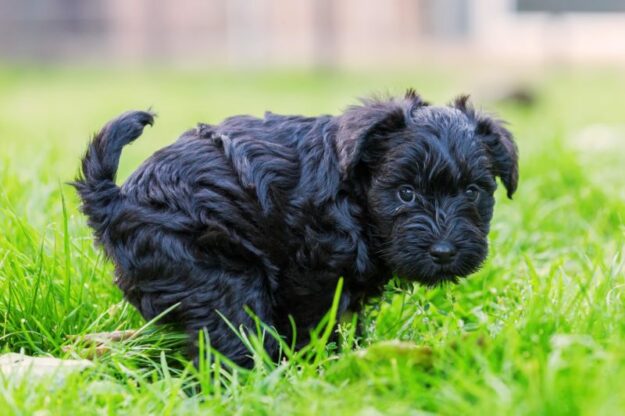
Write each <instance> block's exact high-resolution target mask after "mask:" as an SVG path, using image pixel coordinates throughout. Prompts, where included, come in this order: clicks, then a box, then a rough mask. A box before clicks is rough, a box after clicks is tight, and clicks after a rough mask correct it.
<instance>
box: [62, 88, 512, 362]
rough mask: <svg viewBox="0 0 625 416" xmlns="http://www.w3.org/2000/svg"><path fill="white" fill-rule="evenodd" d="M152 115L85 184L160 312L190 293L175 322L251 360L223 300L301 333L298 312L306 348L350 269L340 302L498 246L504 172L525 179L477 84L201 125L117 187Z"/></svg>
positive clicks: (100, 233) (274, 349) (84, 194)
mask: <svg viewBox="0 0 625 416" xmlns="http://www.w3.org/2000/svg"><path fill="white" fill-rule="evenodd" d="M152 122H153V115H152V114H151V113H149V112H143V111H133V112H128V113H125V114H123V115H122V116H120V117H119V118H117V119H115V120H113V121H111V122H109V123H108V124H107V125H106V126H105V127H104V128H103V129H102V130H101V131H100V132H99V133H98V134H97V135H96V136H95V138H94V139H93V141H92V142H91V144H90V145H89V148H88V150H87V153H86V155H85V157H84V159H83V162H82V175H81V176H80V177H79V178H78V179H77V180H76V182H75V183H74V186H75V187H76V189H77V190H78V193H79V194H80V197H81V198H82V209H83V212H84V213H85V214H86V215H87V217H88V219H89V225H90V226H91V227H92V228H93V229H94V231H95V236H96V239H97V241H98V242H99V243H100V244H101V245H102V246H103V248H104V250H105V251H106V254H107V255H108V256H109V257H110V258H111V259H112V260H113V262H114V263H115V266H116V275H117V284H118V285H119V287H120V288H121V290H122V291H123V292H124V294H125V296H126V298H127V299H128V300H129V301H130V302H131V303H132V304H133V305H134V306H135V307H137V309H138V310H139V311H140V312H141V314H142V315H143V316H144V317H145V318H146V319H150V318H153V317H155V316H157V315H158V314H160V313H161V312H163V311H164V310H165V309H167V308H169V307H170V306H172V305H174V304H176V303H179V306H178V307H176V308H175V309H174V310H173V311H172V312H171V313H169V314H167V315H166V316H165V317H164V318H163V321H164V322H170V323H175V324H178V325H180V326H182V327H183V328H184V329H185V330H187V331H189V333H190V334H194V333H197V331H199V330H201V329H205V330H206V331H207V332H208V334H209V336H210V341H211V344H212V345H213V347H215V348H216V349H218V350H220V351H221V352H222V353H224V354H225V355H227V356H228V357H230V358H231V359H232V360H234V361H235V362H236V363H238V364H240V365H250V363H251V362H250V358H249V356H248V354H249V353H248V351H247V350H246V348H245V347H244V345H243V344H242V342H241V341H240V340H239V339H238V338H237V337H236V336H235V335H234V334H233V333H232V331H231V330H230V329H229V327H228V325H227V324H226V322H224V320H223V319H222V317H221V316H220V314H221V315H223V316H224V317H225V318H227V319H228V320H229V321H230V322H231V323H232V324H234V325H235V326H237V327H239V326H240V327H243V328H250V329H252V328H254V322H253V320H252V318H251V317H250V316H249V314H248V312H246V311H245V309H246V307H247V308H249V309H251V310H252V311H253V312H254V314H255V315H256V316H258V318H260V319H261V320H262V321H263V322H265V323H266V324H268V325H272V326H274V327H275V328H276V329H277V331H278V332H279V333H280V334H282V335H283V336H285V337H286V338H291V337H292V336H293V335H292V329H291V323H290V320H289V317H292V319H293V320H294V322H295V323H296V328H297V344H298V345H300V346H301V345H303V344H305V343H306V342H307V341H308V332H309V330H310V329H311V328H313V327H314V326H315V325H316V324H317V323H318V322H319V320H320V318H321V317H322V316H323V315H324V314H325V313H326V312H327V310H328V308H329V307H330V304H331V301H332V297H333V295H334V290H335V288H336V285H337V281H338V279H339V277H341V276H343V277H344V279H345V284H344V289H343V292H342V298H341V302H340V312H344V311H346V310H348V309H351V310H357V309H358V308H360V305H361V304H362V301H363V300H366V299H367V298H370V297H371V296H375V295H376V294H378V293H379V292H380V290H381V288H382V286H383V285H384V284H385V282H387V281H388V279H389V278H390V277H391V276H392V275H393V273H396V274H398V275H400V276H401V277H403V278H406V279H412V280H416V281H419V282H422V283H424V284H428V285H431V284H436V283H439V282H442V281H456V279H457V278H458V277H462V276H466V275H468V274H470V273H472V272H474V271H475V270H476V269H477V268H478V267H479V266H480V264H481V263H482V262H483V260H484V259H485V257H486V255H487V234H488V230H489V222H490V220H491V217H492V213H493V205H494V198H493V193H494V191H495V188H496V182H495V177H496V176H499V177H500V178H501V180H502V182H503V184H504V185H505V187H506V189H507V191H508V195H509V196H511V195H512V194H513V193H514V191H515V189H516V187H517V180H518V170H517V150H516V146H515V144H514V141H513V139H512V136H511V134H510V133H509V132H508V131H507V130H506V129H505V128H504V127H503V125H502V123H501V122H499V121H497V120H494V119H492V118H490V117H487V116H485V115H483V114H480V113H478V112H477V111H475V110H474V109H473V108H471V107H470V106H469V105H468V103H467V99H466V98H460V99H458V100H456V101H455V102H454V103H452V104H451V105H449V106H446V107H435V106H429V105H428V104H427V103H425V102H424V101H422V100H421V99H420V98H419V96H418V95H417V94H415V93H414V91H412V90H410V91H409V92H408V93H407V94H406V96H405V97H403V98H400V99H388V100H365V101H363V103H362V104H361V105H358V106H354V107H350V108H348V109H347V110H346V111H345V112H344V113H343V114H341V115H339V116H320V117H302V116H282V115H276V114H272V113H267V114H266V115H265V117H264V118H262V119H260V118H255V117H250V116H235V117H231V118H228V119H226V120H224V121H223V122H222V123H221V124H219V125H215V126H211V125H206V124H200V125H199V126H198V127H197V128H195V129H193V130H190V131H187V132H186V133H184V134H183V135H182V136H181V137H180V138H179V139H178V140H177V141H176V142H175V143H173V144H172V145H170V146H168V147H166V148H164V149H162V150H160V151H158V152H156V153H155V154H154V155H153V156H152V157H151V158H149V159H148V160H147V161H146V162H145V163H144V164H143V165H142V166H141V167H140V168H139V169H138V170H137V171H136V172H134V174H133V175H132V176H131V177H130V178H129V179H128V180H127V181H126V182H125V183H124V184H123V185H122V186H121V187H118V186H117V185H115V173H116V170H117V166H118V162H119V157H120V153H121V150H122V147H123V146H124V145H126V144H128V143H130V142H131V141H133V140H134V139H136V138H137V137H138V136H139V135H140V134H141V132H142V130H143V127H144V126H145V125H147V124H150V125H151V124H152ZM399 191H401V196H400V193H399ZM402 197H403V198H404V200H402ZM440 242H443V243H444V247H443V248H444V250H443V253H442V254H441V253H435V250H434V249H433V247H434V246H435V245H436V244H437V243H440ZM437 247H440V245H438V246H437ZM437 256H438V257H437ZM440 256H443V257H444V258H443V259H442V260H441V258H442V257H440ZM265 347H266V349H267V351H268V352H269V353H270V354H271V355H272V356H274V357H275V356H276V355H277V354H278V344H277V342H276V341H275V340H272V339H271V338H270V337H268V339H267V340H266V345H265ZM192 354H193V353H192Z"/></svg>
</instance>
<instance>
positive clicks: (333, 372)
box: [0, 68, 625, 415]
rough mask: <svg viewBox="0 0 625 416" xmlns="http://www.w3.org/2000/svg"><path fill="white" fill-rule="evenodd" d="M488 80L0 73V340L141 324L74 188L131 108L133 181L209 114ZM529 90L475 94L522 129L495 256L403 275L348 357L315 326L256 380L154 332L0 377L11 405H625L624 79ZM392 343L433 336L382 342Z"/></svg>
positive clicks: (309, 409)
mask: <svg viewBox="0 0 625 416" xmlns="http://www.w3.org/2000/svg"><path fill="white" fill-rule="evenodd" d="M456 72H459V71H456ZM465 72H467V71H465ZM478 75H480V73H479V72H475V71H474V72H470V71H468V73H465V74H464V75H462V76H460V75H458V74H457V73H454V72H452V71H449V70H447V71H435V70H420V71H414V72H407V71H406V72H402V73H377V74H376V73H369V74H366V73H346V74H331V73H320V74H311V73H292V72H290V73H227V72H217V71H214V72H210V73H200V72H177V73H176V72H170V71H164V70H163V71H149V72H147V71H144V72H142V71H138V70H136V71H119V70H117V71H116V70H109V71H98V70H88V69H82V70H68V69H65V70H61V69H56V70H55V69H46V70H35V69H28V68H4V69H1V70H0V352H9V351H13V352H17V351H20V350H22V351H24V352H25V353H28V354H33V355H52V356H55V357H63V358H72V357H76V354H77V353H78V352H81V351H83V352H84V351H85V350H84V349H82V348H81V343H80V342H78V341H76V340H73V339H71V338H68V337H67V336H68V335H80V334H86V333H90V332H98V331H111V330H115V329H128V328H140V327H144V325H145V322H143V320H142V319H141V318H140V316H138V314H137V313H136V312H135V311H134V310H133V309H132V308H130V307H129V306H128V305H127V304H125V303H124V302H123V300H122V297H121V295H120V293H119V292H118V291H117V289H116V288H115V287H114V285H113V283H112V267H111V265H110V264H109V263H108V262H107V261H105V260H104V259H103V258H102V256H101V254H100V253H99V252H98V251H97V250H96V249H94V248H93V246H92V240H91V235H90V232H89V230H88V228H87V227H86V225H85V219H84V218H83V217H82V216H81V215H80V214H79V212H78V209H77V198H76V195H75V194H74V192H73V190H72V189H71V188H70V187H68V186H67V185H65V182H67V181H68V180H71V178H72V177H73V176H74V174H75V173H76V170H77V167H78V160H79V157H80V155H81V153H82V151H83V150H84V147H85V145H86V143H87V140H88V136H89V134H90V133H91V132H93V131H94V130H96V129H97V128H98V127H100V126H101V125H102V124H103V123H104V122H105V121H107V120H108V119H110V118H112V117H113V116H115V115H117V114H118V113H120V112H122V111H124V110H126V109H130V108H139V109H144V108H147V107H150V106H153V107H154V109H155V110H156V111H157V112H158V113H159V114H160V117H159V118H158V120H157V122H156V125H155V127H154V128H152V129H148V130H147V131H146V133H145V134H144V136H143V137H142V138H141V139H140V140H138V141H137V143H136V144H135V145H133V146H130V147H128V148H127V149H126V150H125V152H124V154H123V157H122V165H121V170H120V176H121V177H122V179H123V177H125V176H126V175H128V174H129V173H130V172H131V171H132V170H133V169H134V168H135V167H136V166H137V164H138V163H139V162H140V161H141V160H143V159H144V158H145V157H147V156H148V155H149V154H150V153H152V152H153V151H154V150H156V149H157V148H159V147H161V146H163V145H165V144H166V143H169V142H170V141H171V140H173V139H174V138H175V137H176V135H177V134H179V133H180V132H182V131H183V130H185V129H186V128H188V127H190V126H193V125H194V124H195V123H196V122H197V121H205V122H217V121H219V120H220V119H221V118H222V117H224V116H227V115H230V114H235V113H251V114H262V112H263V111H264V110H266V109H271V110H273V111H276V112H292V113H308V114H317V113H325V112H333V113H334V112H338V111H339V110H340V109H341V108H343V107H345V106H346V105H348V104H350V103H352V102H353V97H357V96H361V95H363V94H366V93H368V92H372V91H374V92H375V91H387V90H388V91H391V92H395V93H397V92H399V91H401V89H402V88H404V87H408V86H415V87H416V88H417V89H418V90H419V91H421V92H422V93H423V94H424V96H425V97H426V98H427V99H428V100H432V101H434V102H445V101H448V100H449V99H451V98H452V97H453V96H454V95H456V94H458V93H460V92H477V93H478V95H479V93H480V91H479V90H478V89H476V88H475V87H474V85H476V84H478V83H477V82H474V81H475V79H477V77H478ZM482 75H483V74H482ZM526 82H528V83H529V84H530V85H532V86H533V88H534V89H535V90H536V91H537V93H538V95H537V97H538V101H537V103H536V105H534V106H532V107H530V108H522V107H517V106H515V105H512V104H501V103H496V102H481V103H480V106H481V107H484V108H486V109H488V110H493V111H497V112H498V113H499V114H500V115H501V116H502V117H504V118H505V119H507V120H509V121H510V127H511V129H512V130H513V131H514V132H515V134H516V136H517V138H518V143H519V147H520V151H521V182H520V187H519V191H518V193H517V194H516V195H515V199H514V201H508V200H506V199H505V196H504V193H503V192H501V191H499V193H498V203H497V207H496V213H495V218H494V221H493V226H492V233H491V236H490V237H491V254H490V258H489V261H488V262H487V264H486V265H485V267H484V268H483V269H482V270H481V271H480V272H479V273H477V274H475V275H474V276H472V277H471V278H469V279H467V280H465V281H463V282H462V283H461V284H460V285H458V286H453V287H452V286H447V287H442V288H435V289H426V288H423V287H419V286H411V285H408V287H407V288H406V287H404V288H399V287H397V286H395V285H394V284H390V285H389V287H388V288H387V290H386V293H385V294H384V296H383V297H382V299H380V300H379V302H375V303H374V304H373V306H372V307H370V308H369V309H368V310H367V313H366V317H365V319H366V324H367V333H366V336H365V337H364V338H363V339H359V340H356V341H355V343H356V345H355V346H354V348H353V349H349V348H344V349H343V350H342V352H338V353H337V350H336V348H334V347H333V346H332V345H329V346H328V345H326V342H325V340H326V339H327V336H326V335H327V333H326V332H324V331H323V329H324V328H320V329H321V331H320V333H319V334H318V340H317V341H316V342H315V343H314V344H313V345H312V346H311V348H310V349H309V351H308V353H307V357H304V356H303V355H295V356H293V357H292V359H291V360H289V361H288V362H282V363H280V364H277V365H274V364H271V363H269V362H267V361H266V360H263V359H262V356H261V355H259V357H258V367H257V368H256V369H255V370H254V371H252V372H230V371H227V370H225V369H224V367H223V366H222V365H221V361H219V360H218V361H217V362H218V363H220V365H218V366H216V367H215V368H212V369H209V368H205V366H203V367H201V368H200V371H199V372H198V371H196V370H195V369H194V368H193V367H192V366H190V365H189V363H188V362H186V361H185V360H184V358H182V357H181V356H180V355H179V354H177V353H175V352H174V347H175V345H178V344H179V343H180V335H177V334H174V333H169V332H166V331H162V330H160V331H159V330H158V329H156V328H154V327H153V326H152V325H147V326H146V327H145V330H144V331H143V333H142V335H140V336H139V337H137V338H136V339H133V340H130V341H126V342H122V343H119V344H116V345H114V346H113V349H112V351H110V353H108V354H105V355H104V356H101V357H100V358H98V359H97V360H96V365H95V366H94V367H93V368H91V369H89V370H87V371H85V372H83V373H80V374H74V375H71V376H69V377H68V378H66V379H59V378H52V379H47V378H45V379H37V378H33V377H30V378H26V379H11V378H2V377H1V376H0V414H31V413H35V412H39V411H44V412H42V413H37V414H116V413H130V414H140V415H145V414H181V413H189V414H197V413H198V412H200V411H206V412H208V413H211V412H212V413H218V414H220V413H236V414H257V413H259V414H310V415H317V414H353V413H358V414H366V415H375V414H397V415H405V414H422V413H430V412H431V413H439V414H447V415H458V414H532V415H535V414H588V415H596V414H623V413H625V394H623V392H625V272H624V270H623V264H624V262H625V256H624V252H623V243H624V242H625V227H624V224H625V222H624V216H625V191H624V190H625V169H624V168H623V166H625V129H623V127H622V126H623V125H625V99H624V98H623V94H622V91H625V75H623V73H622V72H621V74H619V73H618V72H616V71H607V70H604V71H598V70H597V71H589V70H584V71H582V70H578V71H564V70H553V71H546V72H545V73H542V74H535V75H534V76H533V77H530V78H529V79H528V80H526ZM475 90H477V91H475ZM596 124H602V125H606V126H608V127H609V128H610V129H609V130H608V133H605V131H606V130H605V129H603V130H601V129H599V130H597V129H596V128H595V129H594V130H592V129H589V126H591V125H596ZM602 131H603V133H601V132H602ZM343 329H344V332H346V333H348V332H349V329H350V325H349V324H345V325H344V326H343ZM346 339H347V341H345V342H346V343H350V342H351V341H353V340H351V341H350V337H349V336H347V337H346ZM395 339H398V340H403V341H407V342H410V343H413V344H414V345H415V346H418V347H423V348H421V349H412V348H410V344H398V345H395V344H385V343H383V342H382V341H385V340H395ZM250 342H251V343H252V344H253V343H254V339H252V340H250ZM73 344H77V345H75V346H74V349H73V352H72V351H70V352H64V348H63V347H66V346H68V345H69V346H71V345H73ZM362 349H366V350H365V352H363V351H362ZM46 410H47V411H48V412H49V413H46V412H45V411H46Z"/></svg>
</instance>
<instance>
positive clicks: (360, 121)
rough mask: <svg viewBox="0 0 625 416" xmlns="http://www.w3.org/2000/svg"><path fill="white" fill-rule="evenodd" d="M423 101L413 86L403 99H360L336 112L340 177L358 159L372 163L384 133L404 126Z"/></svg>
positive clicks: (381, 146) (348, 173)
mask: <svg viewBox="0 0 625 416" xmlns="http://www.w3.org/2000/svg"><path fill="white" fill-rule="evenodd" d="M421 105H426V103H425V102H423V101H422V100H421V99H420V98H419V96H418V95H417V94H416V93H415V92H414V90H408V92H407V93H406V96H405V97H404V99H403V100H397V101H396V100H386V101H382V100H363V101H362V105H360V106H352V107H349V108H348V109H347V110H346V111H345V113H343V115H341V116H340V120H339V128H338V131H337V134H336V148H337V153H338V159H339V167H340V169H341V174H342V176H343V179H346V178H348V177H350V176H352V174H353V173H354V171H355V170H356V167H357V166H358V165H359V164H361V163H372V162H374V161H375V160H377V159H379V157H380V156H381V155H382V154H383V153H384V149H385V146H384V144H385V143H384V136H385V135H386V134H388V133H391V132H393V131H397V130H400V129H402V128H404V127H406V118H407V117H410V114H411V112H412V111H413V109H414V108H416V107H418V106H421Z"/></svg>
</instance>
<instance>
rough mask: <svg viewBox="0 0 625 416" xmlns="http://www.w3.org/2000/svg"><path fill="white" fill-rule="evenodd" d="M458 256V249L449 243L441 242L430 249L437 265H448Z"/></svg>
mask: <svg viewBox="0 0 625 416" xmlns="http://www.w3.org/2000/svg"><path fill="white" fill-rule="evenodd" d="M455 255H456V247H454V245H453V244H451V243H449V242H447V241H439V242H436V243H434V244H432V247H430V256H432V260H434V263H436V264H447V263H449V262H451V260H452V259H453V258H454V256H455Z"/></svg>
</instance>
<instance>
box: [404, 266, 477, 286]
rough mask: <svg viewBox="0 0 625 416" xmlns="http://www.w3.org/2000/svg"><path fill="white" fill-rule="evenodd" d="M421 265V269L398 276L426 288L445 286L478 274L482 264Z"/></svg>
mask: <svg viewBox="0 0 625 416" xmlns="http://www.w3.org/2000/svg"><path fill="white" fill-rule="evenodd" d="M428 263H429V264H421V265H420V267H418V268H415V269H413V270H411V271H404V272H403V273H402V272H401V271H398V272H397V275H398V276H400V277H402V278H404V279H407V280H411V281H417V282H419V283H420V284H422V285H425V286H439V285H444V284H449V283H451V284H457V283H459V282H460V281H461V280H462V279H464V278H466V277H468V276H470V275H472V274H473V273H475V272H477V271H478V270H479V269H480V267H481V265H482V262H481V261H480V262H477V263H476V264H472V265H469V264H467V263H456V262H453V263H452V264H446V265H439V264H436V263H433V262H428Z"/></svg>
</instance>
